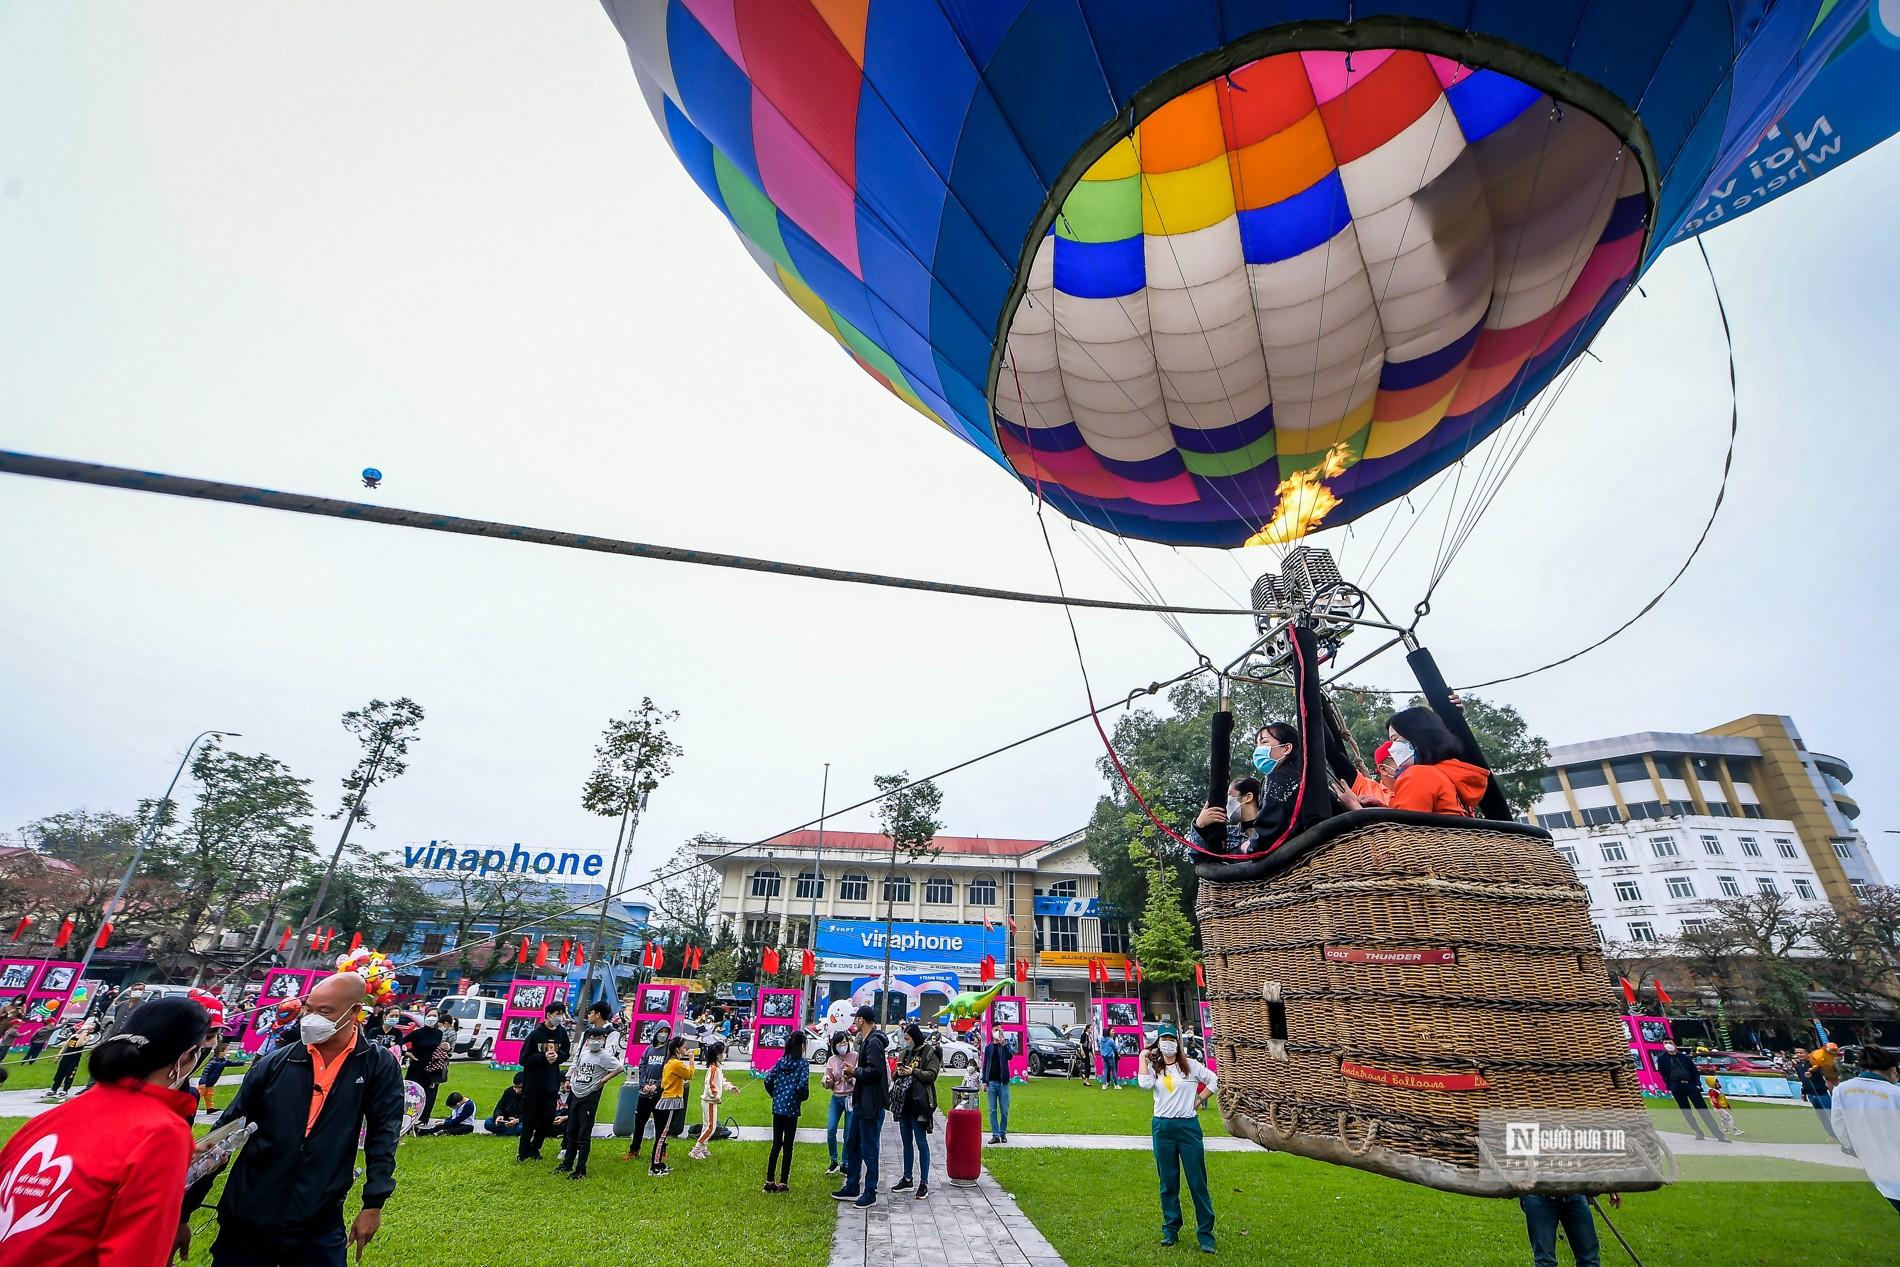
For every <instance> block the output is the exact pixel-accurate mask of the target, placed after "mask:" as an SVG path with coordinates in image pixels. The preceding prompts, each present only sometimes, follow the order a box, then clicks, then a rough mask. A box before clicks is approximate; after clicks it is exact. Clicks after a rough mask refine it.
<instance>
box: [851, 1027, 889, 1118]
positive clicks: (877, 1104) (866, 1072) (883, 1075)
mask: <svg viewBox="0 0 1900 1267" xmlns="http://www.w3.org/2000/svg"><path fill="white" fill-rule="evenodd" d="M887 1046H888V1044H887V1043H886V1042H885V1040H884V1031H883V1030H879V1029H874V1030H872V1031H871V1032H870V1033H869V1034H866V1035H865V1036H864V1041H863V1043H862V1045H860V1047H859V1048H858V1081H857V1085H856V1086H855V1087H854V1088H853V1089H852V1091H851V1111H852V1112H853V1113H882V1112H883V1111H884V1110H885V1109H887V1108H889V1107H890V1103H891V1066H890V1062H889V1061H887V1060H886V1059H885V1051H886V1047H887Z"/></svg>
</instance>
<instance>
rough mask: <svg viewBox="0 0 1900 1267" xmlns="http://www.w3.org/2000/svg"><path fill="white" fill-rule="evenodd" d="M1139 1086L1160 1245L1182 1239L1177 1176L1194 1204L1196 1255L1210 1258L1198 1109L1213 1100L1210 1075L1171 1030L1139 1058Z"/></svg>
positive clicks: (1209, 1211) (1210, 1209) (1210, 1220)
mask: <svg viewBox="0 0 1900 1267" xmlns="http://www.w3.org/2000/svg"><path fill="white" fill-rule="evenodd" d="M1141 1085H1142V1088H1143V1089H1144V1090H1149V1091H1153V1092H1154V1097H1155V1109H1154V1121H1153V1123H1152V1128H1151V1130H1150V1134H1151V1136H1152V1137H1153V1139H1154V1150H1155V1170H1156V1171H1157V1172H1158V1173H1159V1174H1160V1176H1161V1243H1162V1244H1163V1245H1172V1244H1174V1243H1175V1241H1176V1240H1178V1239H1179V1238H1180V1235H1181V1175H1182V1173H1183V1172H1185V1173H1186V1175H1187V1185H1188V1192H1189V1194H1191V1195H1192V1196H1193V1198H1194V1232H1195V1239H1197V1240H1198V1241H1200V1243H1201V1252H1202V1253H1203V1254H1211V1253H1213V1252H1214V1201H1213V1198H1212V1197H1210V1196H1209V1195H1208V1192H1207V1158H1206V1154H1205V1153H1204V1151H1203V1149H1202V1145H1201V1119H1200V1118H1199V1116H1197V1115H1198V1114H1199V1112H1200V1109H1201V1106H1202V1105H1204V1104H1206V1103H1207V1102H1208V1100H1209V1099H1211V1098H1212V1097H1213V1095H1214V1092H1215V1090H1216V1088H1217V1083H1216V1081H1215V1078H1214V1073H1213V1071H1212V1070H1210V1069H1209V1068H1208V1067H1207V1066H1206V1065H1203V1064H1202V1063H1201V1062H1200V1061H1198V1060H1191V1059H1189V1058H1188V1054H1187V1052H1185V1051H1183V1050H1182V1049H1181V1037H1180V1034H1179V1033H1178V1032H1177V1031H1176V1030H1175V1028H1174V1026H1172V1025H1163V1026H1162V1027H1161V1028H1160V1030H1158V1031H1157V1032H1156V1034H1155V1045H1154V1046H1153V1047H1150V1048H1149V1049H1148V1050H1147V1051H1145V1052H1143V1053H1142V1061H1141Z"/></svg>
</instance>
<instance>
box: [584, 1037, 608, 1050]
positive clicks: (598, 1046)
mask: <svg viewBox="0 0 1900 1267" xmlns="http://www.w3.org/2000/svg"><path fill="white" fill-rule="evenodd" d="M587 1050H588V1051H606V1050H607V1044H606V1043H603V1042H600V1041H598V1040H596V1041H594V1042H591V1043H589V1044H587Z"/></svg>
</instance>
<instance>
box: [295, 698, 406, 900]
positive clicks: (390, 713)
mask: <svg viewBox="0 0 1900 1267" xmlns="http://www.w3.org/2000/svg"><path fill="white" fill-rule="evenodd" d="M422 716H423V713H422V705H420V704H418V703H416V702H415V701H414V700H412V699H410V698H409V697H408V696H406V695H405V696H403V697H402V698H401V699H399V700H395V701H393V702H385V701H383V700H379V699H373V700H371V701H370V702H369V703H367V704H365V705H364V706H363V707H361V708H355V709H351V710H350V711H349V712H347V713H345V714H343V729H345V730H347V731H349V732H350V734H352V735H354V736H355V737H356V742H357V744H358V746H359V747H361V748H362V750H363V755H362V756H361V757H359V758H358V759H357V762H356V766H355V768H353V769H352V770H351V771H350V772H349V773H348V774H347V775H345V776H344V777H343V800H342V803H341V804H340V805H339V806H338V808H337V811H336V813H334V814H332V815H330V817H331V818H333V819H336V818H341V819H342V820H343V831H342V833H341V834H340V835H338V837H337V841H336V849H335V850H333V851H332V852H331V854H330V862H329V865H328V866H326V867H325V868H324V871H323V879H322V880H320V881H318V883H317V891H316V894H315V896H313V897H312V898H311V901H310V910H309V912H308V913H307V914H306V915H305V916H304V918H303V923H302V924H301V925H299V926H298V932H299V933H300V934H301V933H304V932H308V931H309V929H310V927H311V926H312V925H313V924H315V923H316V922H317V919H318V917H319V916H320V915H321V914H322V913H323V903H324V901H325V900H326V898H327V897H328V895H329V891H330V877H331V876H332V875H333V874H334V873H335V871H336V865H337V862H338V860H339V859H341V858H342V857H343V846H345V845H347V844H348V843H349V841H350V828H351V827H352V826H354V825H355V824H356V823H358V822H361V823H362V824H363V826H364V827H366V828H367V827H371V826H373V824H372V823H371V822H370V821H369V794H370V792H371V790H372V789H374V788H378V787H381V786H382V785H383V784H385V783H388V782H390V781H391V780H393V779H397V778H400V777H401V776H402V775H403V774H404V773H406V772H407V771H408V769H409V747H410V745H411V744H413V743H415V741H416V739H417V737H418V735H419V734H420V732H421V729H422Z"/></svg>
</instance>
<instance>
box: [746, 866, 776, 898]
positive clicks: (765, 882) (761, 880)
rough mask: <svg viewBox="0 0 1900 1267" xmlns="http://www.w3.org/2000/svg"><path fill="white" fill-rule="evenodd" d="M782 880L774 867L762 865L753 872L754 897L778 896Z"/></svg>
mask: <svg viewBox="0 0 1900 1267" xmlns="http://www.w3.org/2000/svg"><path fill="white" fill-rule="evenodd" d="M780 883H781V880H780V878H779V873H778V871H777V870H776V869H774V868H772V867H760V868H759V869H758V870H757V871H754V872H753V873H752V896H753V897H777V896H778V891H779V885H780Z"/></svg>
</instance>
